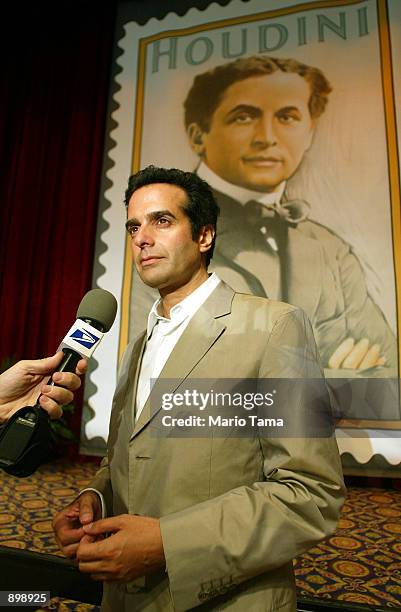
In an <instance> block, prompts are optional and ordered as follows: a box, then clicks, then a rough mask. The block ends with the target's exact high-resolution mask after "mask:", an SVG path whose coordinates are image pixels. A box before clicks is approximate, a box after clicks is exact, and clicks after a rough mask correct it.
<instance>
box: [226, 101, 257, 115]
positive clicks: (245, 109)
mask: <svg viewBox="0 0 401 612" xmlns="http://www.w3.org/2000/svg"><path fill="white" fill-rule="evenodd" d="M236 113H249V114H250V115H261V114H262V109H261V108H259V107H258V106H251V105H250V104H238V106H234V108H232V109H231V110H229V111H228V113H227V117H229V116H230V115H234V114H236Z"/></svg>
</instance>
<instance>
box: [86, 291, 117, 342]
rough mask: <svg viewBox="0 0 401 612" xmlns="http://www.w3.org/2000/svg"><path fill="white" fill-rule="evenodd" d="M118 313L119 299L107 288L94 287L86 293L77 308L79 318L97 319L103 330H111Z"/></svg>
mask: <svg viewBox="0 0 401 612" xmlns="http://www.w3.org/2000/svg"><path fill="white" fill-rule="evenodd" d="M116 313H117V300H116V298H115V297H114V295H113V294H112V293H110V291H106V289H92V290H91V291H88V293H86V294H85V295H84V297H83V298H82V300H81V303H80V305H79V306H78V310H77V319H90V320H95V321H97V322H98V323H100V324H101V326H102V328H103V330H102V331H103V332H107V331H109V329H110V327H111V326H112V325H113V323H114V319H115V318H116Z"/></svg>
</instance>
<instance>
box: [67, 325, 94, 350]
mask: <svg viewBox="0 0 401 612" xmlns="http://www.w3.org/2000/svg"><path fill="white" fill-rule="evenodd" d="M70 338H72V339H73V340H75V342H78V344H81V345H82V346H84V347H85V348H88V349H90V348H92V347H93V346H94V345H95V344H96V343H97V342H99V340H100V337H99V336H95V334H93V333H91V332H90V331H88V330H87V329H76V330H75V331H74V332H73V333H72V334H71V336H70Z"/></svg>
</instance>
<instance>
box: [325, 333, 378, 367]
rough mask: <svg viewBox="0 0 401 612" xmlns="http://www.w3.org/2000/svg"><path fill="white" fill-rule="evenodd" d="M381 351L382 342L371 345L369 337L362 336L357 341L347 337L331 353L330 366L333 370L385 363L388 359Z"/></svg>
mask: <svg viewBox="0 0 401 612" xmlns="http://www.w3.org/2000/svg"><path fill="white" fill-rule="evenodd" d="M380 351H381V347H380V344H373V345H372V346H370V343H369V340H368V339H367V338H362V340H359V342H357V343H355V340H354V338H346V339H345V340H343V342H341V344H340V346H339V347H338V348H337V349H336V350H335V351H334V353H333V354H332V355H331V357H330V359H329V363H328V366H329V368H330V369H332V370H338V369H339V368H344V369H351V370H356V369H358V370H365V369H366V368H373V367H374V366H380V365H384V364H385V362H386V359H385V357H383V356H382V355H381V354H380Z"/></svg>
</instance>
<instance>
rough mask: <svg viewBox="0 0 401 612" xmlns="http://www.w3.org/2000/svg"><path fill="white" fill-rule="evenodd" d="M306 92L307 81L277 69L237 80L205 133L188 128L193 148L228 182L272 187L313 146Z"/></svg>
mask: <svg viewBox="0 0 401 612" xmlns="http://www.w3.org/2000/svg"><path fill="white" fill-rule="evenodd" d="M310 93H311V92H310V85H309V83H307V81H305V79H303V78H302V77H301V76H299V75H298V74H295V73H288V72H282V71H280V70H277V71H276V72H273V73H272V74H267V75H261V76H259V75H258V76H252V77H249V78H247V79H244V80H242V81H237V82H236V83H233V84H232V85H230V86H229V87H228V88H227V89H226V90H225V92H224V94H223V97H222V99H221V102H220V104H219V106H218V107H217V108H216V110H215V111H214V113H213V116H212V119H211V122H210V128H209V130H208V131H202V130H201V128H200V127H199V126H198V125H197V124H191V125H190V126H189V127H188V134H189V137H190V140H191V144H192V148H193V149H194V151H196V153H198V155H200V156H201V157H202V159H203V161H204V162H205V163H206V164H207V165H208V166H209V168H210V169H211V170H213V171H214V172H215V173H216V174H218V175H219V176H220V177H221V178H223V179H225V180H226V181H228V182H230V183H233V184H235V185H240V186H241V187H246V188H248V189H252V190H256V191H261V192H265V191H273V190H274V189H275V188H276V187H277V186H278V185H279V184H280V183H281V182H282V181H283V180H286V179H288V178H290V177H291V176H292V175H293V174H294V172H295V171H296V170H297V168H298V166H299V164H300V163H301V161H302V158H303V156H304V154H305V151H307V149H308V148H309V147H310V145H311V142H312V136H313V128H314V123H313V120H312V118H311V116H310V112H309V107H308V102H309V97H310Z"/></svg>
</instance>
